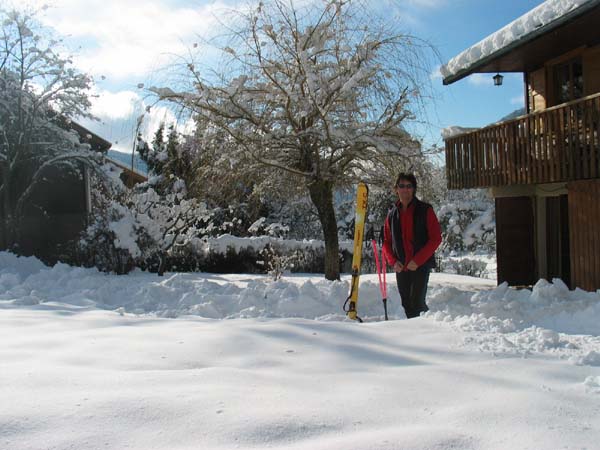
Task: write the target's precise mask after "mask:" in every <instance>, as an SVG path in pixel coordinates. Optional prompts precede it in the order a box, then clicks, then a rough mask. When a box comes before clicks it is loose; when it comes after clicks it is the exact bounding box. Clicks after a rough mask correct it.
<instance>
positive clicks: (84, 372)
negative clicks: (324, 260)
mask: <svg viewBox="0 0 600 450" xmlns="http://www.w3.org/2000/svg"><path fill="white" fill-rule="evenodd" d="M361 280H362V281H361V286H360V295H359V298H360V299H359V305H358V308H359V315H361V316H363V317H364V318H365V323H363V324H358V323H356V322H351V321H347V320H346V319H345V318H344V315H343V314H340V312H341V305H342V303H343V301H344V300H345V298H346V296H347V293H348V288H349V282H348V278H344V279H343V280H342V281H341V282H328V281H325V280H323V279H322V277H320V276H311V275H296V276H287V277H285V278H284V279H283V280H280V281H277V282H273V281H270V280H269V279H268V278H267V277H263V276H250V275H215V274H167V275H166V276H164V277H157V276H156V275H152V274H146V273H142V272H135V273H133V274H130V275H127V276H114V275H106V274H103V273H99V272H97V271H96V270H93V269H81V268H72V267H68V266H65V265H60V264H59V265H57V266H55V267H54V268H47V267H45V266H43V265H42V264H41V263H40V262H39V261H37V260H35V259H33V258H16V257H15V256H13V255H11V254H8V253H0V398H1V399H2V401H1V402H0V448H6V449H18V450H20V449H42V448H43V449H67V448H76V449H87V448H93V449H96V448H109V449H123V448H134V449H192V448H193V449H198V448H201V449H229V448H290V449H338V448H339V449H506V448H511V449H525V448H531V449H558V448H573V449H582V448H587V449H593V448H597V442H600V419H599V417H600V337H599V336H600V320H599V319H600V293H587V292H583V291H579V290H578V291H569V290H568V289H567V288H566V286H564V285H562V283H560V282H559V281H555V282H554V283H548V282H545V281H540V282H539V283H538V284H537V285H536V287H535V288H534V290H533V292H529V291H526V290H520V291H517V290H514V289H511V288H507V287H506V286H500V287H495V286H494V283H493V282H492V281H490V280H483V279H475V278H469V277H461V276H455V275H445V274H432V279H431V283H430V290H429V295H428V302H429V305H430V308H431V311H430V312H429V313H427V314H426V315H425V316H423V317H421V318H418V319H414V320H410V321H408V320H404V315H403V313H402V310H401V307H399V298H398V294H397V291H396V289H395V288H394V286H393V275H392V274H389V275H388V282H389V286H388V293H389V302H390V312H391V315H392V318H393V319H394V320H390V321H388V322H384V321H380V319H381V314H382V307H381V300H380V297H379V289H378V286H377V279H376V276H374V275H367V276H363V277H362V278H361ZM174 317H176V319H173V318H174ZM223 319H228V320H223Z"/></svg>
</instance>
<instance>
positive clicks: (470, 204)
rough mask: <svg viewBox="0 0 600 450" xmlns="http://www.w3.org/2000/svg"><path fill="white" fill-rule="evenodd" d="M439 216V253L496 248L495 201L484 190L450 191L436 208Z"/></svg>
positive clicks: (484, 251) (489, 252) (446, 253)
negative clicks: (444, 200) (446, 198)
mask: <svg viewBox="0 0 600 450" xmlns="http://www.w3.org/2000/svg"><path fill="white" fill-rule="evenodd" d="M438 219H439V221H440V225H441V227H442V235H443V242H442V245H441V248H440V251H441V253H442V254H444V255H448V254H452V253H453V252H454V253H456V252H465V251H469V252H474V251H479V252H483V253H486V254H492V253H494V252H495V250H496V222H495V217H494V203H493V201H492V200H491V199H490V198H488V197H487V196H486V194H485V192H484V191H481V190H479V191H473V192H467V193H451V194H449V195H448V200H447V202H446V204H445V205H443V206H442V207H441V208H440V209H439V211H438Z"/></svg>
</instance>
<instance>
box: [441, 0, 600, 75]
mask: <svg viewBox="0 0 600 450" xmlns="http://www.w3.org/2000/svg"><path fill="white" fill-rule="evenodd" d="M597 6H600V0H591V1H589V2H587V3H585V4H583V5H581V6H580V7H578V8H576V9H573V10H571V11H569V12H568V13H566V14H564V15H562V16H560V17H558V18H557V19H556V20H553V21H552V22H549V23H548V24H546V25H544V26H541V27H539V28H537V29H536V30H534V31H532V32H530V33H528V34H526V35H524V36H522V37H521V38H519V39H517V40H515V41H513V42H511V43H510V44H508V45H507V46H505V47H502V48H500V49H498V50H496V51H495V52H493V53H490V54H489V55H487V56H484V57H483V58H481V59H478V60H477V61H475V62H474V63H472V64H471V65H470V66H468V67H465V68H464V69H460V70H459V71H457V72H456V73H454V74H452V75H448V76H447V77H444V78H443V79H442V83H443V84H444V85H445V86H446V85H449V84H452V83H454V82H456V81H459V80H462V79H463V78H465V77H467V76H469V75H471V74H473V73H477V69H479V68H480V67H483V66H485V65H487V64H489V63H490V62H492V61H493V60H495V59H498V58H500V57H502V56H504V55H506V54H507V53H510V52H511V51H512V50H514V49H515V48H517V47H520V46H521V45H524V44H526V43H528V42H530V41H533V40H534V39H536V38H538V37H540V36H542V35H544V34H547V33H549V32H550V31H552V30H554V29H556V28H558V27H560V26H562V25H564V24H566V23H568V22H570V21H572V20H574V19H576V18H577V17H579V16H581V15H583V14H584V13H586V12H588V11H589V10H591V9H593V8H595V7H597ZM532 11H533V10H532ZM526 14H528V13H526ZM521 17H523V16H521ZM515 20H518V19H515ZM511 23H512V22H511ZM507 25H510V23H509V24H507ZM501 29H502V28H500V29H499V30H496V31H495V32H494V33H497V32H498V31H500V30H501ZM494 33H492V34H490V35H488V36H486V37H485V38H484V39H482V41H483V40H485V39H487V38H489V37H490V36H492V35H494ZM482 41H480V42H482ZM475 45H477V44H474V45H473V46H471V47H469V48H472V47H474V46H475ZM469 48H467V49H465V51H466V50H468V49H469ZM461 53H462V52H461ZM459 55H460V53H459ZM457 56H458V55H457ZM446 64H447V63H446Z"/></svg>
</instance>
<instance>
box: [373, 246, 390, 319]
mask: <svg viewBox="0 0 600 450" xmlns="http://www.w3.org/2000/svg"><path fill="white" fill-rule="evenodd" d="M371 245H372V246H373V254H374V255H375V267H376V268H377V278H378V279H379V292H381V298H382V300H383V311H384V313H385V320H388V313H387V284H386V280H385V274H386V272H387V264H386V262H385V257H384V256H383V249H382V251H381V263H380V259H379V252H378V251H377V242H375V239H373V240H371Z"/></svg>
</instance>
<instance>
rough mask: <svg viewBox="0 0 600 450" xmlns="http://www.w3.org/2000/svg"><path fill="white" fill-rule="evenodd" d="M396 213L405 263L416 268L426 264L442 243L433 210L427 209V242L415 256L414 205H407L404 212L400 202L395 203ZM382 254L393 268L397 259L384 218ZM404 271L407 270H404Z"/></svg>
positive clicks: (440, 231) (388, 227)
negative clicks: (413, 263)
mask: <svg viewBox="0 0 600 450" xmlns="http://www.w3.org/2000/svg"><path fill="white" fill-rule="evenodd" d="M396 206H397V208H398V211H399V213H400V224H401V229H402V243H403V247H404V254H405V255H406V262H407V264H408V262H410V261H411V260H412V261H414V262H415V263H416V264H417V266H422V265H423V264H425V262H427V260H428V259H429V258H431V257H432V256H433V254H434V253H435V251H436V249H437V248H438V247H439V245H440V244H441V243H442V229H441V227H440V223H439V222H438V219H437V217H436V215H435V212H433V208H428V209H427V216H426V221H427V235H428V236H429V240H428V241H427V243H426V244H425V246H424V247H422V248H421V250H420V251H419V252H417V254H415V253H414V248H413V238H414V230H413V225H414V211H415V203H414V202H411V203H410V204H409V205H408V208H407V209H406V211H404V210H403V209H402V205H401V203H400V201H398V202H397V203H396ZM383 254H384V256H385V258H386V261H387V262H388V264H389V265H391V266H393V265H394V264H395V263H396V262H397V259H396V257H395V256H394V250H393V247H392V234H391V231H390V219H389V217H388V218H386V220H385V224H384V228H383ZM404 270H407V269H406V268H404Z"/></svg>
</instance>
